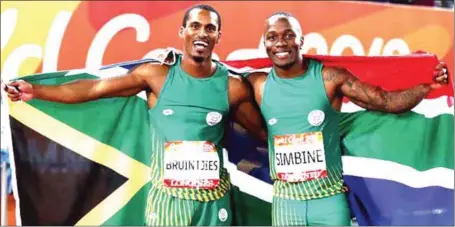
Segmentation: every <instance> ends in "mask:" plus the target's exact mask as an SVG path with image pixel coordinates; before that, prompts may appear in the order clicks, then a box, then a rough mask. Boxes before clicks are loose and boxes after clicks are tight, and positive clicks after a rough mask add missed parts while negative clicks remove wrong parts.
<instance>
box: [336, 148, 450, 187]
mask: <svg viewBox="0 0 455 227" xmlns="http://www.w3.org/2000/svg"><path fill="white" fill-rule="evenodd" d="M343 171H344V173H343V174H344V175H345V176H347V175H349V176H356V177H368V178H375V179H382V180H390V181H395V182H398V183H401V184H404V185H407V186H409V187H412V188H424V187H430V186H439V187H444V188H447V189H452V190H453V189H454V171H453V170H452V169H448V168H443V167H437V168H433V169H429V170H425V171H418V170H416V169H414V168H412V167H409V166H406V165H402V164H399V163H396V162H392V161H386V160H379V159H372V158H364V157H352V156H343Z"/></svg>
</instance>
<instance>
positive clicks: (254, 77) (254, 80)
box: [246, 72, 267, 87]
mask: <svg viewBox="0 0 455 227" xmlns="http://www.w3.org/2000/svg"><path fill="white" fill-rule="evenodd" d="M246 78H247V80H248V81H249V82H250V83H251V85H253V86H254V87H256V86H258V85H260V84H262V83H264V82H265V80H266V79H267V73H266V72H253V73H250V74H248V76H247V77H246Z"/></svg>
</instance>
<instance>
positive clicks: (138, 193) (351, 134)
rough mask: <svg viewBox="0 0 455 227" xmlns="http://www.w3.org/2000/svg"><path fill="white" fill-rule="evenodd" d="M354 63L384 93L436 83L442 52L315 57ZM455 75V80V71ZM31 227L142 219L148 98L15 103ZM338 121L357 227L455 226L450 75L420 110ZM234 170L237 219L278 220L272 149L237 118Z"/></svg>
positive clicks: (23, 202) (257, 66)
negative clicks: (273, 201)
mask: <svg viewBox="0 0 455 227" xmlns="http://www.w3.org/2000/svg"><path fill="white" fill-rule="evenodd" d="M307 57H311V58H315V59H318V60H321V61H323V62H324V64H326V65H332V66H342V67H346V68H348V69H349V70H350V71H352V72H353V73H354V74H355V75H356V76H358V77H359V79H360V80H363V81H366V82H368V83H372V84H374V85H377V86H381V87H382V88H384V89H386V90H398V89H405V88H409V87H411V86H413V85H417V84H419V83H422V82H429V81H430V80H431V79H432V76H433V68H434V66H435V65H436V64H437V58H436V57H435V56H434V55H431V54H426V53H420V54H413V55H409V56H399V57H398V56H394V57H359V56H352V57H334V56H307ZM147 61H154V60H140V61H132V62H124V63H120V64H115V65H110V66H106V67H102V68H101V69H97V70H91V69H82V70H69V71H60V72H52V73H44V74H36V75H30V76H27V77H23V78H21V79H24V80H26V81H29V82H31V83H36V84H63V83H67V82H69V81H74V80H78V79H85V78H105V77H111V76H117V75H121V74H124V73H125V72H127V71H128V69H130V68H132V67H134V66H135V65H137V64H139V63H142V62H147ZM223 63H224V64H225V65H226V66H228V67H229V69H230V70H231V72H232V73H236V74H243V75H245V74H246V73H248V72H251V71H254V70H265V71H267V70H269V69H270V67H271V62H270V61H269V60H268V59H251V60H243V61H226V62H223ZM451 81H452V80H451ZM9 105H10V106H9V107H10V124H11V132H12V138H13V149H14V152H13V153H12V154H10V156H11V157H12V161H13V162H14V164H15V167H16V168H15V173H14V175H15V177H16V179H17V186H18V195H17V198H18V199H19V207H18V208H19V210H18V211H19V212H20V217H21V220H20V221H21V223H22V224H23V225H143V224H144V218H143V216H144V210H145V204H146V196H147V192H148V189H149V187H150V183H149V182H148V177H149V171H150V168H149V165H150V152H152V150H151V147H150V144H149V136H150V132H149V130H148V125H149V124H148V121H149V119H148V115H147V109H148V107H147V103H146V101H145V95H144V94H143V93H139V94H138V95H136V96H133V97H125V98H123V97H122V98H107V99H100V100H96V101H91V102H86V103H81V104H60V103H53V102H47V101H42V100H32V101H29V102H26V103H9ZM342 112H343V113H342V120H341V122H340V127H341V132H342V135H341V136H342V142H341V144H340V146H341V147H342V151H343V152H344V154H343V155H344V156H343V170H344V179H345V183H346V185H347V186H348V187H349V193H348V198H349V202H350V206H351V210H352V215H353V216H355V217H356V219H357V221H358V223H359V225H452V226H453V225H454V204H453V201H454V197H453V192H454V180H453V177H454V140H453V138H454V128H453V125H454V118H453V84H451V85H450V86H447V87H445V88H442V89H439V90H436V91H433V92H431V93H430V94H429V95H428V96H427V97H426V98H425V100H423V101H422V102H421V103H420V104H419V105H418V106H417V107H415V108H414V109H413V110H412V111H409V112H407V113H403V114H386V113H378V112H373V111H366V110H363V109H362V108H360V107H358V106H355V105H354V104H352V103H350V102H347V101H346V100H345V103H344V105H343V108H342ZM225 148H226V149H225V151H226V152H225V155H228V159H225V160H229V161H228V162H226V163H225V168H227V169H228V171H229V173H230V174H231V179H232V183H233V185H234V186H235V187H234V190H233V192H232V193H233V196H232V198H233V204H234V214H235V217H234V219H233V220H234V224H236V225H270V224H271V218H270V214H271V204H270V203H271V199H272V186H271V183H272V182H271V180H270V177H269V175H268V174H269V173H268V170H269V168H268V157H267V147H266V145H265V144H262V143H260V142H258V141H257V140H255V139H254V138H252V137H251V136H250V135H249V134H247V133H246V132H245V130H244V129H242V128H241V127H240V126H238V125H236V124H235V123H232V122H231V123H230V124H229V130H228V132H227V134H226V144H225Z"/></svg>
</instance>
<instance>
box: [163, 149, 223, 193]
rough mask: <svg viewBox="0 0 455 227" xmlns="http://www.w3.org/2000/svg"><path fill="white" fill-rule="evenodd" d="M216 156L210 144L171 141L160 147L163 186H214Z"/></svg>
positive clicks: (209, 187)
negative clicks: (162, 165)
mask: <svg viewBox="0 0 455 227" xmlns="http://www.w3.org/2000/svg"><path fill="white" fill-rule="evenodd" d="M219 173H220V159H219V157H218V153H217V151H216V147H215V145H214V144H213V143H210V142H207V141H172V142H166V144H165V146H164V185H166V186H167V187H172V188H199V189H214V188H216V187H217V186H218V184H219V182H220V175H219Z"/></svg>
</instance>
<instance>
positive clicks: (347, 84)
mask: <svg viewBox="0 0 455 227" xmlns="http://www.w3.org/2000/svg"><path fill="white" fill-rule="evenodd" d="M328 71H331V72H330V73H327V76H326V77H327V79H329V78H331V80H333V81H335V82H337V84H338V85H339V86H337V87H339V92H340V93H341V95H344V96H346V97H348V98H349V99H350V100H351V101H352V102H354V103H356V104H357V105H359V106H361V107H363V108H366V109H369V110H377V111H382V112H388V113H402V112H406V111H409V110H411V109H412V108H413V107H415V106H416V105H417V104H418V103H419V102H420V101H421V100H422V99H423V98H424V97H425V96H426V94H427V93H428V92H429V91H430V87H429V86H428V85H418V86H415V87H412V88H410V89H407V90H403V91H385V90H383V89H382V88H380V87H378V86H374V85H370V84H367V83H364V82H362V81H360V80H358V79H357V78H356V77H355V76H353V75H352V74H351V73H350V72H349V71H348V70H346V69H340V68H331V69H330V70H328Z"/></svg>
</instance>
